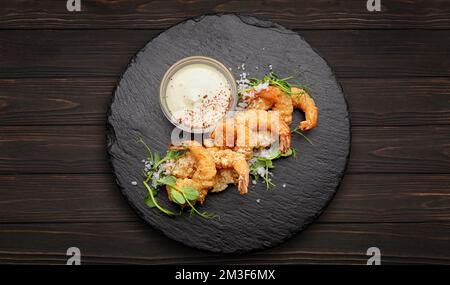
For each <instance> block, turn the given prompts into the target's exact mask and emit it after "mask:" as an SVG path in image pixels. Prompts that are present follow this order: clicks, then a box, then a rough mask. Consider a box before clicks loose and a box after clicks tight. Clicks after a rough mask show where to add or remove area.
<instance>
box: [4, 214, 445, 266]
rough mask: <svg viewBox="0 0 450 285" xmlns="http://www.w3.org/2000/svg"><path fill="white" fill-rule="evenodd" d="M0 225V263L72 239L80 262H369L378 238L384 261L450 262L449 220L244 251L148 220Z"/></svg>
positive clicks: (324, 230) (333, 233)
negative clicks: (170, 235) (191, 239)
mask: <svg viewBox="0 0 450 285" xmlns="http://www.w3.org/2000/svg"><path fill="white" fill-rule="evenodd" d="M0 233H1V234H0V263H9V264H18V263H20V264H38V263H40V264H65V262H66V260H67V258H68V257H67V256H66V255H65V254H66V250H67V249H68V248H69V247H73V246H76V247H78V248H79V249H80V251H81V263H82V264H99V263H116V264H189V263H205V264H206V263H207V264H228V263H231V264H315V263H322V264H366V262H367V259H368V258H369V257H368V256H366V251H367V249H368V248H370V247H373V246H376V247H378V248H379V249H380V251H381V263H382V264H397V263H407V264H450V257H449V250H450V248H449V244H450V243H449V239H450V224H448V223H426V224H424V223H419V224H313V225H312V226H311V227H309V228H308V229H307V230H306V231H305V232H303V233H302V234H300V235H297V236H296V237H294V238H293V239H291V240H289V241H287V242H285V243H284V244H282V245H280V246H278V247H275V248H273V249H269V250H265V251H259V252H253V253H250V254H247V255H245V256H235V255H217V254H210V253H206V252H203V251H198V250H194V249H191V248H187V247H185V246H183V245H181V244H179V243H176V242H174V241H171V240H169V239H167V238H166V237H164V236H162V235H161V234H159V233H157V232H155V231H154V230H152V229H151V228H150V227H148V226H147V225H145V224H143V223H142V222H139V223H134V222H130V223H127V222H126V223H102V224H90V223H82V224H64V223H62V224H8V225H2V227H1V229H0ZM430 233H432V234H430Z"/></svg>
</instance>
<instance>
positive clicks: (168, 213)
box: [144, 181, 179, 216]
mask: <svg viewBox="0 0 450 285" xmlns="http://www.w3.org/2000/svg"><path fill="white" fill-rule="evenodd" d="M144 186H145V188H147V191H148V194H149V195H150V198H151V200H152V203H153V204H152V205H155V206H156V208H158V210H160V211H161V212H163V213H164V214H167V215H169V216H177V215H179V213H174V212H172V211H170V210H167V209H165V208H163V207H161V206H160V205H159V204H158V203H157V202H156V199H155V195H154V194H153V191H154V189H152V188H151V187H150V186H149V185H148V184H147V182H145V181H144Z"/></svg>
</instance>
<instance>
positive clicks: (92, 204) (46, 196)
mask: <svg viewBox="0 0 450 285" xmlns="http://www.w3.org/2000/svg"><path fill="white" fill-rule="evenodd" d="M0 189H2V191H1V192H0V201H1V202H0V205H1V207H0V223H52V222H58V223H63V222H67V223H75V222H126V221H138V220H139V219H138V217H137V215H136V214H135V213H134V212H133V211H132V210H131V208H130V207H129V206H128V205H127V203H126V201H125V199H123V197H122V195H121V194H120V191H119V189H118V188H117V186H116V184H115V183H114V179H113V177H112V175H110V174H103V175H101V174H93V175H48V174H43V175H0ZM449 202H450V177H449V176H448V175H435V174H431V175H411V174H404V175H392V174H388V175H386V174H350V175H347V176H345V178H344V181H343V184H342V186H341V187H340V189H339V191H338V192H337V194H336V196H335V197H334V199H333V201H332V203H331V204H330V205H329V206H328V208H327V210H326V211H325V213H324V214H323V215H322V216H321V217H320V219H319V220H318V221H317V222H318V223H381V222H395V223H399V222H405V223H406V222H407V223H411V222H416V223H417V222H420V223H424V222H450V213H449V211H448V209H449V206H448V205H449Z"/></svg>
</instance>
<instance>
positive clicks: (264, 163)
mask: <svg viewBox="0 0 450 285" xmlns="http://www.w3.org/2000/svg"><path fill="white" fill-rule="evenodd" d="M289 156H292V157H296V151H295V149H294V148H290V149H289V150H288V151H287V152H285V153H283V152H281V151H279V150H278V149H277V150H274V151H272V152H270V153H269V154H266V155H264V156H257V155H256V156H255V157H254V158H253V162H252V163H251V164H250V174H251V175H252V176H253V179H254V180H256V181H257V180H258V177H261V178H262V179H263V181H264V183H265V184H266V189H271V188H273V187H275V186H276V185H275V184H274V183H273V182H272V180H271V179H270V174H269V170H270V169H273V168H275V166H274V165H273V160H275V159H278V158H280V157H289Z"/></svg>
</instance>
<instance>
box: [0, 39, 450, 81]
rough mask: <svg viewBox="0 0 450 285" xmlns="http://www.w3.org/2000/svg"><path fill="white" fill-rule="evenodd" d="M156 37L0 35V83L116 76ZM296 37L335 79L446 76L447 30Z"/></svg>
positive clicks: (448, 73) (448, 68)
mask: <svg viewBox="0 0 450 285" xmlns="http://www.w3.org/2000/svg"><path fill="white" fill-rule="evenodd" d="M159 32H160V31H148V30H93V31H86V30H64V31H55V30H23V31H15V30H12V31H10V30H3V31H0V66H1V69H0V78H21V77H68V76H70V77H74V76H84V77H91V76H113V77H118V76H119V75H120V74H121V73H122V72H123V71H124V70H125V68H126V66H127V64H128V62H129V61H130V59H131V58H132V56H133V55H134V54H135V53H136V52H138V51H139V50H140V49H141V48H142V47H143V46H144V45H145V44H146V43H147V42H148V41H150V40H151V39H152V38H153V37H155V36H156V35H157V34H159ZM298 32H299V34H300V35H301V36H303V37H304V38H305V39H306V40H307V41H308V42H309V43H310V44H311V46H313V47H314V49H315V50H316V51H317V52H318V53H319V54H320V55H321V56H322V57H324V58H325V59H326V60H327V61H328V62H329V64H330V65H331V67H332V69H333V70H334V72H335V73H336V75H337V76H338V77H339V78H348V77H352V78H355V77H359V78H368V77H381V78H387V77H388V78H391V77H408V76H415V77H417V76H444V77H446V76H450V58H449V53H448V46H449V45H450V30H432V31H427V30H393V31H380V30H374V31H370V30H357V31H352V30H350V31H348V30H340V31H330V30H327V31H298ZM49 43H52V44H51V45H49ZM233 68H237V66H236V67H233ZM250 68H255V67H250ZM278 68H280V67H278ZM274 70H275V71H276V70H277V66H274Z"/></svg>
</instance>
